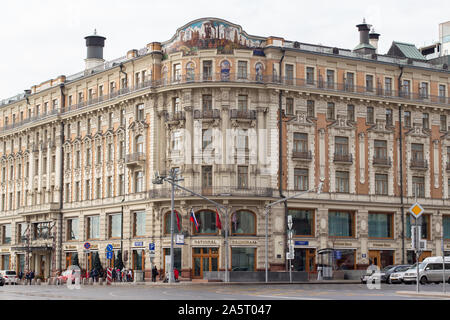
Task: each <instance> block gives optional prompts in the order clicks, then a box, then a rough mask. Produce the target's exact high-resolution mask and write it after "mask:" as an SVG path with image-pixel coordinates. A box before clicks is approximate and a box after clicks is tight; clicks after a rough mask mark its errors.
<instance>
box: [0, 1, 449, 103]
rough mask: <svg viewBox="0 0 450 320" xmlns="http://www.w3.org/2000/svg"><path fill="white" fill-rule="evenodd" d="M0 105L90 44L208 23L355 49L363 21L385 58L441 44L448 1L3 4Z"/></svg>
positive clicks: (137, 44) (73, 68)
mask: <svg viewBox="0 0 450 320" xmlns="http://www.w3.org/2000/svg"><path fill="white" fill-rule="evenodd" d="M0 12H1V18H0V43H1V50H0V61H1V64H0V66H1V67H0V70H1V77H0V100H1V99H5V98H9V97H12V96H14V95H16V94H19V93H22V92H23V90H25V89H29V88H30V87H31V86H32V85H35V84H40V83H41V82H44V81H47V80H49V79H51V78H56V77H57V76H59V75H66V76H69V75H71V74H74V73H77V72H79V71H82V70H83V69H84V58H85V57H86V47H85V40H84V37H85V36H87V35H91V34H92V33H93V30H94V29H97V31H98V34H100V35H102V36H105V37H106V38H107V40H106V45H105V49H104V58H105V59H106V60H112V59H115V58H119V57H121V56H124V55H126V52H127V51H128V50H130V49H141V48H144V47H145V46H146V44H147V43H150V42H153V41H159V42H163V41H166V40H169V39H170V38H171V37H172V36H173V35H174V34H175V32H176V29H177V28H179V27H181V26H183V25H184V24H186V23H188V22H189V21H192V20H195V19H197V18H202V17H217V18H222V19H225V20H228V21H230V22H233V23H236V24H239V25H241V26H242V28H243V30H244V31H246V32H247V33H248V34H250V35H256V36H280V37H283V38H285V39H286V40H292V41H299V42H306V43H313V44H323V45H327V46H336V47H340V48H346V49H353V48H354V47H355V46H356V45H358V43H359V34H358V32H357V28H356V27H355V25H356V24H358V23H361V22H362V19H363V18H366V22H367V23H369V24H372V25H373V26H374V27H375V30H376V31H377V32H378V33H380V34H381V37H380V44H379V52H380V53H386V52H387V50H388V49H389V47H390V44H391V43H392V41H394V40H396V41H403V42H408V43H414V44H415V45H416V46H417V47H420V46H423V45H424V44H431V43H432V42H433V41H437V40H438V38H439V33H438V32H439V31H438V25H439V23H441V22H445V21H448V20H450V1H449V0H428V1H423V0H390V1H386V0H371V1H363V0H345V1H342V0H341V1H335V0H314V1H309V0H308V1H304V0H296V1H295V0H250V1H249V0H245V1H244V0H226V1H213V0H209V1H204V0H202V1H186V0H181V1H175V0H164V1H153V0H120V1H119V0H77V1H61V0H39V1H31V0H28V1H25V0H15V1H7V0H5V1H2V2H1V7H0Z"/></svg>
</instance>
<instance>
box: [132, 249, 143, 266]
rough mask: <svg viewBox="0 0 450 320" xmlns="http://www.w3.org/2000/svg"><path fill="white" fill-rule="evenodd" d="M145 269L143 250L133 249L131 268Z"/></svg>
mask: <svg viewBox="0 0 450 320" xmlns="http://www.w3.org/2000/svg"><path fill="white" fill-rule="evenodd" d="M144 269H145V252H144V250H142V249H138V250H133V270H144Z"/></svg>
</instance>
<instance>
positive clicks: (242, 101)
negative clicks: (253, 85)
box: [238, 95, 248, 111]
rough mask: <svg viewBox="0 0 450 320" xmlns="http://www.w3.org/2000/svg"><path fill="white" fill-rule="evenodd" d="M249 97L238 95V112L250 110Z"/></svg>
mask: <svg viewBox="0 0 450 320" xmlns="http://www.w3.org/2000/svg"><path fill="white" fill-rule="evenodd" d="M247 104H248V96H246V95H238V111H247V110H248V105H247Z"/></svg>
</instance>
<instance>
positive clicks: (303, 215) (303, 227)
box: [288, 209, 315, 236]
mask: <svg viewBox="0 0 450 320" xmlns="http://www.w3.org/2000/svg"><path fill="white" fill-rule="evenodd" d="M288 212H289V213H288V215H290V216H292V230H294V236H314V225H315V223H314V211H313V210H304V209H289V211H288Z"/></svg>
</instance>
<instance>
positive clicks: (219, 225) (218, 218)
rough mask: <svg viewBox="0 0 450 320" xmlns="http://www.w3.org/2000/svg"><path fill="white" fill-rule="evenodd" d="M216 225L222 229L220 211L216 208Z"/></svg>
mask: <svg viewBox="0 0 450 320" xmlns="http://www.w3.org/2000/svg"><path fill="white" fill-rule="evenodd" d="M216 227H217V229H219V230H222V222H220V217H219V212H217V208H216Z"/></svg>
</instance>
